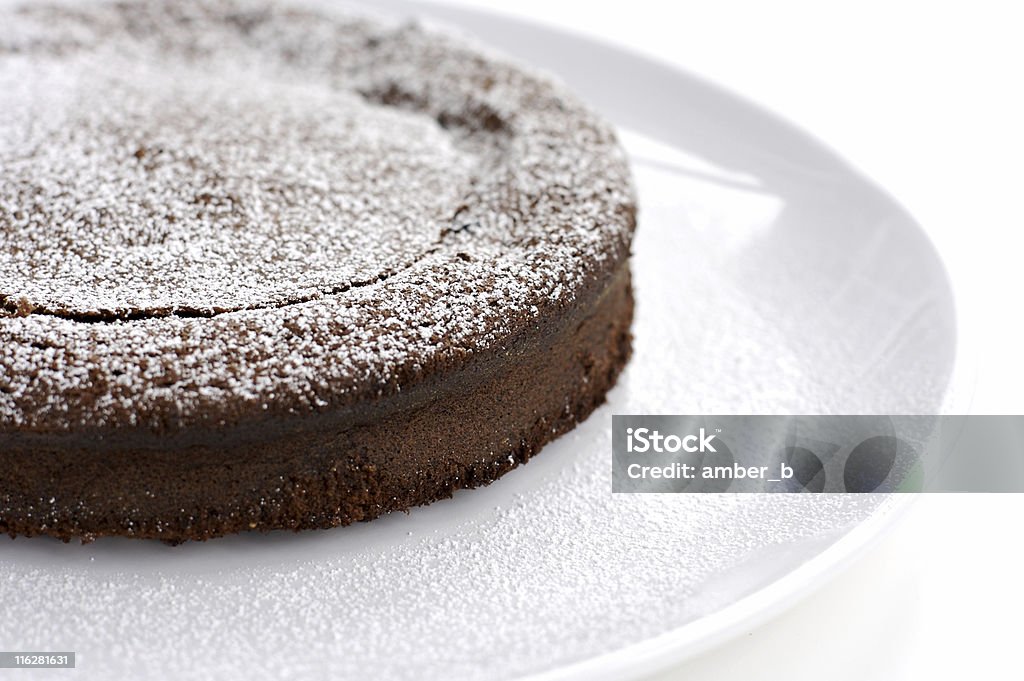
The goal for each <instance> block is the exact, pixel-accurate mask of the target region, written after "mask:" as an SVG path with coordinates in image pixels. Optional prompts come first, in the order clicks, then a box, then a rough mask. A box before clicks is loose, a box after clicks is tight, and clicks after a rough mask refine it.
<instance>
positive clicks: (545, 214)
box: [0, 0, 635, 542]
mask: <svg viewBox="0 0 1024 681" xmlns="http://www.w3.org/2000/svg"><path fill="white" fill-rule="evenodd" d="M0 25H3V26H4V30H3V31H2V32H0V109H2V110H3V116H2V117H0V168H2V172H0V254H2V257H0V530H2V531H4V532H6V533H8V534H10V535H12V536H15V535H36V534H48V535H52V536H56V537H59V538H62V539H65V540H67V539H70V538H73V537H77V538H81V539H83V540H89V539H92V538H94V537H98V536H102V535H128V536H134V537H147V538H159V539H163V540H166V541H170V542H178V541H182V540H186V539H206V538H210V537H214V536H218V535H223V534H225V533H233V532H238V531H242V530H249V529H260V530H269V529H275V528H292V529H302V528H326V527H332V526H337V525H344V524H348V523H351V522H354V521H357V520H369V519H372V518H375V517H377V516H380V515H382V514H385V513H388V512H391V511H396V510H404V509H408V508H410V507H412V506H415V505H418V504H424V503H428V502H431V501H433V500H437V499H441V498H444V497H448V496H450V495H451V494H452V493H453V492H454V491H455V490H457V489H460V488H464V487H474V486H478V485H481V484H486V483H489V482H491V481H493V480H494V479H496V478H497V477H499V476H500V475H502V474H503V473H505V472H507V471H509V470H510V469H512V468H514V467H515V466H517V465H518V464H520V463H523V462H525V461H526V460H527V459H529V458H530V457H531V456H532V455H534V454H535V453H536V452H537V451H538V450H539V449H540V448H541V447H542V446H543V445H544V444H545V443H547V442H548V441H550V440H551V439H553V438H555V437H556V436H558V435H559V434H561V433H564V432H566V431H567V430H570V429H571V428H573V427H574V426H575V425H576V424H577V423H579V422H580V421H581V420H582V419H584V418H585V417H586V416H587V415H588V414H589V413H590V412H591V411H592V410H593V409H594V408H595V407H596V406H597V405H599V404H600V403H601V402H602V401H603V400H604V396H605V393H606V392H607V391H608V390H609V388H610V387H611V386H612V385H613V383H614V382H615V380H616V377H617V376H618V374H619V372H620V371H621V369H622V368H623V366H624V364H625V363H626V361H627V358H628V356H629V353H630V332H629V327H630V321H631V318H632V312H633V299H632V293H631V288H630V275H629V269H628V255H629V248H630V241H631V238H632V234H633V229H634V225H635V199H634V194H633V189H632V185H631V179H630V175H629V169H628V165H627V161H626V158H625V155H624V153H623V151H622V150H621V148H620V147H619V145H618V143H617V141H616V139H615V136H614V134H613V131H612V129H611V128H610V127H609V126H608V125H607V124H605V123H604V122H602V121H601V120H600V119H599V118H598V117H597V116H595V115H594V114H593V113H592V112H591V111H589V110H588V109H587V107H586V106H584V105H583V104H582V103H581V102H580V101H579V100H577V99H576V98H575V97H574V96H573V95H572V94H571V93H569V92H567V91H566V89H565V88H564V87H563V86H562V85H560V84H558V83H557V82H554V81H553V80H551V79H550V78H547V77H545V76H542V75H538V74H536V73H533V72H531V71H529V70H526V69H524V68H522V67H521V66H518V65H516V64H514V63H512V62H511V61H509V60H507V59H505V58H503V57H501V56H498V55H494V54H491V53H490V52H489V51H488V50H486V49H484V48H481V47H479V46H474V45H471V44H469V43H467V42H466V41H465V40H464V39H463V38H456V37H452V36H451V35H449V34H448V33H446V32H441V31H438V30H437V29H429V30H428V29H425V28H423V27H421V26H419V25H417V24H415V23H389V22H388V21H386V20H381V19H372V20H371V19H367V18H363V17H357V16H349V15H343V14H339V13H338V12H337V11H335V10H332V9H329V8H314V7H310V6H308V5H300V4H294V3H273V4H271V3H262V4H259V3H256V4H254V3H242V2H229V1H217V0H188V1H184V2H183V1H181V0H173V1H171V0H168V1H166V2H114V3H112V2H95V3H81V2H77V3H73V4H66V5H61V4H42V3H38V2H32V3H26V4H24V5H21V6H17V7H15V8H13V9H8V10H4V13H2V14H0Z"/></svg>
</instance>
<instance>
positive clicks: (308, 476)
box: [0, 265, 633, 543]
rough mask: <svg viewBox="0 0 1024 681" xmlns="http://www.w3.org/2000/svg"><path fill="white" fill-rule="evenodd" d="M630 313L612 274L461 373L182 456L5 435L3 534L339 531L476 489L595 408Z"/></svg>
mask: <svg viewBox="0 0 1024 681" xmlns="http://www.w3.org/2000/svg"><path fill="white" fill-rule="evenodd" d="M632 313H633V297H632V289H631V286H630V276H629V269H628V266H626V265H623V266H622V267H621V268H620V269H619V271H618V272H617V273H616V274H615V275H614V277H613V278H612V280H611V281H610V282H609V283H608V285H607V286H606V287H603V288H602V289H598V290H596V291H595V292H594V294H593V295H591V296H589V297H588V300H587V301H586V302H585V304H584V305H581V306H579V307H578V308H575V309H573V310H571V311H570V312H569V313H568V314H566V315H563V316H560V317H558V318H556V319H552V320H549V321H550V323H549V324H544V323H541V324H538V325H537V326H536V327H534V329H533V330H532V331H531V332H530V333H528V334H524V335H523V336H522V337H520V338H518V339H516V340H515V341H513V342H511V343H509V344H508V345H506V346H503V347H500V348H496V349H495V351H494V352H493V353H492V354H491V355H490V356H488V357H478V358H477V359H476V360H475V361H474V362H472V363H471V364H470V365H468V366H467V367H465V368H464V369H463V370H462V371H461V372H460V374H459V375H456V376H447V377H446V378H445V380H444V381H433V382H430V381H428V382H424V383H422V384H420V385H419V386H417V387H416V388H415V389H413V390H411V391H410V392H409V393H404V394H402V395H401V396H397V395H396V396H392V397H390V398H386V399H384V400H382V401H380V402H376V403H373V404H370V405H361V406H360V407H357V408H354V409H349V410H345V412H344V413H339V414H333V415H321V416H318V417H317V418H315V419H312V420H309V419H307V420H305V421H286V422H279V423H276V424H262V425H254V426H253V427H252V428H250V429H243V430H241V431H236V432H233V433H206V434H205V435H204V436H203V437H202V438H199V439H193V440H192V441H191V443H190V444H189V445H187V446H180V447H167V446H166V443H162V442H161V441H160V440H159V439H155V440H151V441H149V442H143V441H137V442H136V443H135V444H134V445H132V444H129V443H127V442H121V443H117V442H116V441H115V442H114V443H111V442H109V441H103V440H98V441H93V442H90V443H89V444H87V445H84V446H83V443H78V444H77V445H76V444H75V443H74V442H73V441H68V440H67V439H66V438H64V439H63V440H62V441H54V440H50V441H48V442H47V441H46V440H45V439H44V438H40V436H29V437H24V436H22V437H21V438H7V442H6V443H5V445H4V446H2V447H0V532H6V533H8V534H10V535H11V536H12V537H13V536H16V535H22V536H33V535H40V534H45V535H50V536H54V537H58V538H60V539H63V540H65V541H67V540H70V539H72V538H79V539H82V540H84V541H89V540H92V539H94V538H96V537H100V536H105V535H125V536H132V537H140V538H154V539H161V540H164V541H167V542H172V543H177V542H181V541H185V540H202V539H209V538H212V537H217V536H221V535H224V534H229V533H234V532H239V531H245V530H271V529H282V528H287V529H294V530H301V529H312V528H328V527H335V526H339V525H347V524H350V523H352V522H355V521H365V520H372V519H373V518H376V517H378V516H380V515H382V514H385V513H389V512H393V511H400V510H407V509H409V508H411V507H413V506H417V505H421V504H425V503H429V502H432V501H435V500H438V499H444V498H447V497H450V496H451V495H452V494H453V493H454V492H455V491H456V490H458V489H461V488H468V487H476V486H479V485H484V484H488V483H490V482H492V481H493V480H495V479H497V478H498V477H500V476H501V475H503V474H504V473H506V472H508V471H509V470H511V469H512V468H514V467H516V466H517V465H519V464H521V463H524V462H526V461H527V460H528V459H529V458H530V457H531V456H533V455H534V454H535V453H537V451H539V450H540V448H541V447H542V446H543V445H544V444H546V443H547V442H549V441H550V440H552V439H554V438H556V437H557V436H558V435H561V434H562V433H565V432H566V431H568V430H571V429H572V428H573V427H575V426H576V425H577V424H578V423H580V422H581V421H582V420H584V419H585V418H586V417H587V416H588V415H589V414H590V413H591V412H592V411H593V410H594V409H595V408H597V407H598V406H599V405H600V404H601V403H602V402H603V401H604V399H605V394H606V392H607V391H608V390H610V389H611V387H612V386H613V385H614V383H615V381H616V379H617V377H618V375H619V373H620V372H621V370H622V368H623V367H624V366H625V364H626V362H627V360H628V358H629V355H630V348H631V343H630V338H631V337H630V332H629V328H630V323H631V320H632ZM193 435H195V434H193ZM0 439H2V436H0Z"/></svg>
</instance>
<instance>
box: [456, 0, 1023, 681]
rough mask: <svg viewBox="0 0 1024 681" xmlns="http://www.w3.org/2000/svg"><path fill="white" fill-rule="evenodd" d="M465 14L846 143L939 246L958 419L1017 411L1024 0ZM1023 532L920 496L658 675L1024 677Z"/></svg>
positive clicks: (539, 4)
mask: <svg viewBox="0 0 1024 681" xmlns="http://www.w3.org/2000/svg"><path fill="white" fill-rule="evenodd" d="M459 4H465V5H474V6H478V7H485V8H491V9H493V10H495V11H497V12H503V13H508V14H513V15H517V16H520V17H525V18H530V19H534V20H536V21H538V22H541V23H545V24H549V25H553V26H557V27H559V28H562V29H567V30H572V31H576V32H580V33H584V34H589V35H591V36H596V37H600V38H602V39H604V40H605V41H607V42H610V43H613V44H618V45H621V46H623V47H627V48H629V49H632V50H635V51H639V52H643V53H646V54H648V55H650V56H654V57H656V58H659V59H662V60H664V61H667V62H670V63H673V64H675V65H678V66H679V67H681V68H683V69H685V70H687V71H689V72H691V73H694V74H698V75H700V76H703V77H705V78H707V79H709V80H711V81H714V82H716V83H718V84H720V85H722V86H723V87H725V88H727V89H730V90H732V91H734V92H737V93H740V94H742V95H744V96H746V97H747V98H749V99H751V100H753V101H754V102H757V103H758V104H760V105H762V106H763V107H765V108H768V109H770V110H773V111H774V112H776V113H778V114H781V115H782V116H783V117H785V118H788V119H789V120H791V121H793V122H794V123H796V124H797V125H799V126H801V127H802V128H804V129H805V130H807V131H808V132H810V133H811V134H812V135H814V136H816V137H818V138H819V139H821V140H823V141H824V142H825V143H826V144H828V145H829V146H831V147H832V148H834V149H835V150H837V151H838V152H839V153H840V154H841V155H842V156H844V157H845V158H847V159H848V160H850V161H851V162H853V164H854V165H855V166H857V167H859V168H860V169H861V170H862V171H863V172H864V173H865V174H866V175H868V176H869V177H872V178H873V179H875V180H876V181H877V182H878V183H879V184H880V185H881V186H883V187H884V188H885V189H887V190H888V191H889V192H890V193H891V194H892V195H893V196H894V197H896V199H897V200H898V201H900V202H901V203H902V204H903V205H904V206H906V207H907V208H908V209H909V211H910V212H911V214H913V215H914V216H915V217H916V218H917V220H918V221H919V222H920V223H921V225H922V226H923V228H924V229H925V231H926V232H927V233H928V235H929V236H930V238H931V239H932V241H933V242H934V243H935V245H936V247H937V248H938V250H939V253H940V255H941V257H942V259H943V261H944V263H945V265H946V268H947V270H948V272H949V275H950V279H951V280H952V282H953V288H954V291H955V295H956V304H957V314H958V317H959V319H960V337H961V341H962V346H963V349H964V360H965V361H966V366H967V367H968V369H969V371H968V373H967V378H968V393H969V395H970V401H969V402H968V403H966V404H965V405H964V406H965V408H964V409H963V410H964V411H968V412H970V413H979V414H1022V413H1024V389H1022V383H1024V304H1022V302H1021V300H1020V298H1021V294H1022V293H1024V263H1022V262H1021V255H1022V248H1021V247H1022V246H1024V217H1022V210H1021V200H1022V198H1024V190H1022V185H1024V133H1022V132H1021V128H1022V126H1024V6H1022V5H1020V4H1019V3H1012V2H1007V3H985V2H963V3H946V2H930V3H929V2H880V1H876V0H871V1H868V2H864V1H860V2H846V3H824V2H799V1H795V0H782V1H776V2H761V3H755V2H742V1H738V0H726V1H715V2H711V1H708V2H700V3H695V2H689V3H671V4H670V3H666V2H660V3H659V2H652V1H649V0H631V1H630V2H624V3H615V4H598V3H571V2H557V1H555V0H517V1H515V2H511V1H507V0H505V1H491V2H481V1H479V0H477V1H467V0H461V1H460V2H459ZM1018 12H1019V13H1020V15H1021V16H1018ZM651 105H652V106H656V105H657V103H656V102H652V103H651ZM1022 519H1024V496H1021V495H1003V496H997V495H971V496H962V495H926V496H922V497H921V498H920V499H919V500H918V501H917V503H916V504H915V505H914V506H913V507H912V508H911V510H910V511H909V512H908V513H907V514H906V516H905V518H904V519H903V520H902V522H901V523H899V524H898V525H897V526H896V527H894V528H893V529H892V530H891V531H889V532H888V534H886V535H885V536H884V537H883V538H882V539H881V540H880V542H879V543H878V544H877V545H876V546H875V547H874V548H873V549H872V550H871V551H870V552H869V553H867V554H866V555H864V556H863V557H861V558H860V559H859V560H858V562H857V563H856V564H855V565H854V566H853V567H851V568H850V569H849V570H848V571H847V572H846V573H844V574H842V575H841V576H839V577H838V578H836V579H835V580H834V581H833V582H831V583H830V584H828V585H827V586H826V587H824V588H823V589H822V590H820V591H818V592H817V593H815V594H813V595H811V596H810V597H809V598H808V599H807V600H805V601H803V602H801V603H800V604H798V605H797V606H796V607H794V608H792V609H791V610H789V611H788V612H787V613H785V614H783V615H782V616H780V617H778V618H776V619H775V620H773V621H771V622H770V623H768V624H766V625H763V626H761V627H757V628H756V629H752V630H751V631H749V632H748V633H746V634H745V635H743V636H741V637H740V638H738V639H735V640H733V641H731V642H729V643H726V644H724V645H723V646H721V647H719V648H717V649H715V650H713V651H711V652H708V653H706V654H704V655H702V656H700V657H698V658H696V659H693V660H691V661H689V662H687V663H685V664H683V665H681V666H680V667H679V668H677V669H673V670H669V671H666V672H665V673H664V674H662V675H660V676H658V677H656V678H657V679H658V680H659V681H670V680H676V679H687V680H688V681H702V680H704V679H715V680H716V681H728V680H730V679H744V680H746V679H776V678H778V679H783V678H784V679H791V680H797V679H816V680H819V679H823V678H827V679H857V680H858V681H860V680H861V679H945V678H989V679H995V678H1024V658H1022V656H1021V645H1022V642H1021V634H1022V632H1024V623H1022V622H1021V617H1022V614H1024V584H1022V580H1024V532H1022V530H1021V520H1022Z"/></svg>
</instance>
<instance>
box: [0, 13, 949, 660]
mask: <svg viewBox="0 0 1024 681" xmlns="http://www.w3.org/2000/svg"><path fill="white" fill-rule="evenodd" d="M388 4H389V6H392V7H394V8H398V9H402V8H403V7H404V6H403V5H399V4H398V3H388ZM376 6H377V7H379V6H380V3H376ZM430 11H431V12H432V13H433V14H435V15H436V16H437V17H438V18H440V19H442V20H444V21H447V22H450V23H453V24H458V25H462V26H465V27H466V28H467V29H469V30H470V31H472V32H473V33H475V34H476V35H478V36H479V37H480V38H481V39H482V40H483V41H485V42H487V43H491V44H493V45H495V46H497V47H500V48H502V49H504V50H506V51H508V52H510V53H513V54H516V55H519V56H520V57H522V58H523V59H524V60H526V61H529V62H532V63H535V64H538V65H541V66H544V67H547V68H549V69H550V70H552V71H555V72H557V73H558V74H560V75H561V76H562V77H563V78H564V79H566V80H567V81H569V83H570V84H571V85H572V86H573V87H574V88H575V89H576V90H577V91H578V92H580V93H581V94H582V95H583V96H584V97H585V98H587V99H588V100H590V101H591V102H593V103H594V104H595V105H596V106H597V107H599V108H601V109H602V110H603V111H604V112H605V113H606V114H607V115H608V116H609V117H610V118H611V119H612V120H613V121H615V122H616V123H618V124H620V125H621V126H623V127H624V128H625V129H628V130H632V131H635V132H627V131H624V132H623V139H624V141H625V143H626V144H627V146H628V148H629V149H630V151H631V153H632V155H633V159H634V162H635V170H636V179H637V184H638V188H639V192H640V210H641V212H640V227H639V231H638V233H637V237H636V245H635V259H634V263H633V271H634V274H635V281H636V290H637V296H638V307H637V319H636V325H635V329H634V332H635V336H636V342H635V357H634V359H633V361H632V363H631V364H630V366H629V368H628V369H627V371H626V372H625V374H624V375H623V377H622V379H621V381H620V383H619V385H618V386H617V387H616V388H615V390H614V391H613V392H612V393H611V394H610V395H609V403H608V404H607V405H605V406H604V407H602V408H601V409H599V410H598V411H597V412H596V413H595V414H594V415H593V416H592V417H591V418H590V419H589V420H588V421H587V422H586V423H584V424H583V425H582V426H580V427H579V428H578V429H576V430H575V431H573V432H572V433H571V434H569V435H567V436H565V437H563V438H561V439H560V440H559V441H557V442H555V443H553V444H551V445H550V446H548V447H547V448H546V449H545V450H544V452H543V453H542V454H541V455H540V456H539V457H538V458H537V459H535V460H534V461H533V462H531V463H530V464H529V465H528V466H525V467H523V468H520V469H518V470H516V471H513V472H512V473H510V474H509V475H507V476H506V477H505V478H503V479H502V480H500V481H498V482H497V483H495V484H494V485H492V486H490V487H488V488H486V489H481V490H474V491H468V492H460V493H458V494H457V495H456V497H455V498H454V499H452V500H450V501H444V502H440V503H437V504H434V505H432V506H430V507H427V508H421V509H416V510H414V511H413V512H412V513H411V514H409V515H401V514H399V515H395V516H392V517H388V518H384V519H381V520H378V521H375V522H373V523H369V524H365V525H358V526H355V527H349V528H341V529H338V530H332V531H326V532H311V533H305V534H300V535H293V534H288V533H274V534H271V535H266V536H264V535H245V536H236V537H230V538H226V539H222V540H217V541H213V542H209V543H206V544H188V545H183V546H179V547H176V548H171V547H167V546H164V545H162V544H153V543H141V542H135V541H129V540H118V539H109V540H100V541H98V542H96V543H94V544H91V545H86V546H78V545H63V544H60V543H58V542H55V541H50V540H46V539H33V540H24V539H19V540H16V541H14V542H6V541H5V542H3V543H0V602H2V603H3V606H2V607H3V610H2V617H0V648H3V649H5V650H74V651H76V652H77V655H78V659H77V663H78V670H77V671H76V672H75V676H76V678H89V679H92V678H96V679H112V678H167V677H177V678H190V679H205V678H210V679H232V678H239V679H242V678H245V679H261V678H268V679H285V678H287V679H314V678H326V677H328V676H330V677H331V678H374V679H496V678H514V677H520V676H525V675H531V674H533V675H539V676H542V677H544V678H579V679H594V678H627V677H632V676H638V675H640V674H643V673H648V672H650V671H652V670H654V669H656V668H658V667H660V666H664V665H665V664H669V663H672V662H676V661H678V660H681V659H683V658H684V657H686V656H688V655H692V654H694V653H695V652H697V651H699V650H703V649H705V648H706V647H708V646H710V645H712V644H714V643H716V642H718V641H721V640H724V639H725V638H727V637H728V636H729V635H732V634H734V633H735V632H736V631H737V630H738V629H739V628H740V627H744V626H749V625H750V624H751V623H752V622H754V621H756V620H758V619H762V618H764V617H767V616H768V615H770V614H772V613H773V612H776V611H778V610H779V609H781V608H783V607H785V606H786V605H788V604H790V603H791V602H792V601H793V600H794V599H795V598H797V596H799V595H800V594H803V593H806V592H807V590H808V589H809V588H810V587H811V586H813V585H814V584H816V583H818V582H820V581H821V580H822V579H823V578H824V577H825V576H827V575H828V574H831V573H832V572H834V571H835V569H836V568H837V567H838V566H840V565H842V564H843V563H844V562H845V561H846V560H847V559H848V558H849V557H851V556H852V555H854V554H855V553H856V552H857V551H859V550H860V549H861V548H862V547H863V546H864V545H865V544H866V543H867V542H868V541H869V540H870V539H871V538H872V537H874V536H875V535H876V534H877V532H878V531H879V530H880V528H882V527H883V526H885V525H886V524H887V523H888V522H889V521H890V520H891V517H892V515H893V509H894V508H896V507H897V506H899V503H900V502H899V500H897V499H894V498H883V497H875V496H852V495H851V496H845V495H830V496H825V495H821V496H810V495H808V496H798V495H618V496H613V495H612V494H611V492H610V486H611V481H610V449H611V448H610V440H609V430H610V424H611V415H612V414H613V413H758V412H762V413H819V412H821V413H830V412H831V413H858V412H874V413H907V412H930V411H935V410H937V409H939V408H940V407H941V405H942V404H943V401H944V400H945V399H947V398H948V395H947V386H948V383H949V378H950V374H951V370H952V368H953V360H954V349H955V340H956V331H955V321H954V315H953V309H952V302H951V295H950V291H949V287H948V284H947V282H946V278H945V275H944V273H943V270H942V267H941V265H940V264H939V262H938V260H937V258H936V256H935V253H934V252H933V250H932V248H931V246H930V245H929V243H928V241H927V240H926V238H925V237H924V235H923V234H922V232H921V231H920V229H919V228H918V227H917V226H916V224H915V223H914V222H913V220H912V219H911V218H910V217H909V216H907V214H906V213H905V212H904V211H903V210H901V209H900V207H899V206H897V205H896V204H895V203H894V202H893V201H892V200H891V199H889V198H888V197H887V196H886V195H885V194H884V193H882V192H881V191H880V190H878V189H877V188H875V187H874V186H872V185H871V183H869V182H868V181H866V180H865V179H864V178H862V177H860V176H858V175H857V174H856V173H855V172H854V171H852V170H851V169H850V168H849V167H848V166H846V165H845V164H844V163H843V162H842V161H841V160H839V159H838V158H836V157H835V156H834V155H833V154H832V153H831V152H829V151H828V150H826V149H825V148H823V147H821V146H820V145H819V144H817V143H816V142H814V141H813V140H811V139H809V138H807V137H806V136H805V135H803V134H802V133H800V132H799V131H797V130H794V129H793V128H791V127H789V126H788V125H786V124H785V123H782V122H780V121H778V120H775V119H774V118H772V117H771V116H769V115H767V114H765V113H764V112H762V111H760V110H758V109H757V108H755V107H753V106H751V105H749V104H747V103H745V102H743V101H741V100H739V99H737V98H735V97H733V96H731V95H728V94H725V93H723V92H721V91H719V90H717V89H715V88H714V87H712V86H710V85H708V84H705V83H702V82H700V81H698V80H696V79H694V78H693V77H691V76H688V75H686V74H683V73H680V72H678V71H675V70H672V69H670V68H668V67H666V66H663V65H660V64H657V63H653V62H651V61H647V60H645V59H643V58H640V57H637V56H635V55H631V54H627V53H623V52H621V51H617V50H615V49H612V48H610V47H606V46H603V45H600V44H598V43H594V42H590V41H587V40H584V39H581V38H578V37H573V36H569V35H565V34H561V33H557V32H554V31H551V30H548V29H541V28H538V27H535V26H531V25H528V24H524V23H519V22H515V21H511V20H507V19H499V18H495V17H492V16H489V15H485V14H479V13H473V12H469V11H464V10H455V9H450V8H443V7H436V8H435V7H432V8H430ZM637 133H642V134H637ZM66 675H67V672H64V671H61V670H54V671H52V672H50V673H49V676H51V677H53V678H66ZM46 676H47V672H33V673H32V678H44V677H46ZM26 678H28V677H26Z"/></svg>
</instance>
